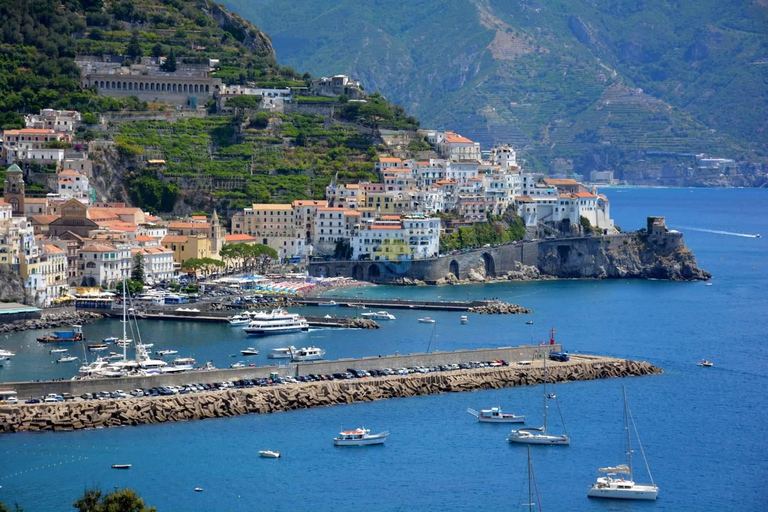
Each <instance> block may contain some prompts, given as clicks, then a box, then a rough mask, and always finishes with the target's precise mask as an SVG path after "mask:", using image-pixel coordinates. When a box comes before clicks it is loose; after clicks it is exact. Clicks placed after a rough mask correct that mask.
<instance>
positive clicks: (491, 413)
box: [467, 407, 525, 423]
mask: <svg viewBox="0 0 768 512" xmlns="http://www.w3.org/2000/svg"><path fill="white" fill-rule="evenodd" d="M467 412H468V413H469V414H471V415H472V416H474V417H476V418H477V421H479V422H482V423H525V416H519V415H517V414H512V413H508V412H501V407H491V408H490V409H483V410H481V411H480V412H477V411H476V410H474V409H467Z"/></svg>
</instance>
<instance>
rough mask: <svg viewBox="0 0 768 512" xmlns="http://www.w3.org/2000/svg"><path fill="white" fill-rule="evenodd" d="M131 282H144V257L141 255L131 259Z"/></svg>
mask: <svg viewBox="0 0 768 512" xmlns="http://www.w3.org/2000/svg"><path fill="white" fill-rule="evenodd" d="M131 280H132V281H136V282H139V283H141V284H142V285H143V284H144V283H145V281H144V256H143V255H142V254H141V253H138V254H136V256H134V257H133V269H131Z"/></svg>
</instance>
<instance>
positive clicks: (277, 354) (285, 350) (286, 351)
mask: <svg viewBox="0 0 768 512" xmlns="http://www.w3.org/2000/svg"><path fill="white" fill-rule="evenodd" d="M294 352H296V347H294V346H290V347H280V348H273V349H272V350H270V351H269V352H268V353H267V359H290V358H291V354H293V353H294Z"/></svg>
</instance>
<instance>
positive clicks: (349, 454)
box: [0, 189, 768, 511]
mask: <svg viewBox="0 0 768 512" xmlns="http://www.w3.org/2000/svg"><path fill="white" fill-rule="evenodd" d="M609 194H610V198H611V202H612V206H613V215H614V217H615V218H616V219H617V223H618V224H619V225H621V226H622V227H623V228H625V229H634V228H637V227H641V226H642V225H643V224H644V221H645V216H646V215H648V214H651V215H666V216H667V223H668V224H669V225H670V227H673V228H674V227H679V228H681V229H682V228H683V227H685V228H688V229H686V230H685V231H686V242H687V244H688V246H689V247H690V248H691V249H692V250H693V251H694V252H695V253H696V255H697V258H698V261H699V264H700V265H701V266H702V267H703V268H706V269H707V270H709V271H711V272H712V273H713V274H714V275H715V278H714V279H713V283H714V284H713V286H709V287H707V286H705V285H704V284H703V283H666V282H646V281H606V282H596V281H561V282H541V283H504V284H494V285H484V286H462V287H452V288H451V287H444V288H409V289H405V288H387V287H376V288H367V289H365V293H366V295H367V296H390V297H396V296H400V297H403V298H415V297H426V296H435V295H440V296H441V297H442V298H445V299H449V298H467V296H468V295H469V297H470V298H482V297H499V298H501V299H503V300H508V301H513V302H518V303H520V304H523V305H525V306H526V307H530V308H531V309H533V310H534V314H533V316H532V317H531V318H532V319H533V320H534V322H535V323H534V325H533V326H528V325H525V323H524V322H525V320H526V318H523V317H502V316H479V315H470V322H469V325H465V326H462V325H459V316H460V315H458V314H450V313H432V312H429V313H425V312H421V313H419V312H412V311H393V312H394V313H395V315H396V316H397V320H396V321H394V322H391V323H385V324H384V328H382V329H380V330H378V331H330V330H316V331H312V332H310V333H309V334H303V335H293V336H285V337H279V338H268V339H261V340H249V339H247V338H246V337H245V336H243V335H242V334H241V333H240V332H239V330H238V329H231V328H229V327H224V326H221V325H207V324H186V325H185V324H178V323H159V322H157V323H151V324H146V323H145V324H142V328H143V331H142V332H143V335H144V338H145V340H147V341H151V342H154V343H155V347H156V348H158V347H160V346H168V347H173V348H176V349H178V350H179V352H180V353H179V355H180V356H187V355H191V356H193V357H195V358H197V360H198V361H205V360H213V362H214V364H216V365H217V366H220V367H223V366H227V365H229V364H231V363H232V362H235V361H238V360H246V358H244V357H240V356H238V357H230V356H229V354H232V353H237V354H239V350H241V349H242V348H246V347H248V346H255V347H258V348H259V349H260V350H263V351H264V352H263V353H265V352H266V350H267V349H269V348H271V347H273V346H282V345H286V344H294V345H297V346H299V345H309V344H315V345H318V346H321V347H323V348H325V349H327V351H328V356H329V357H331V358H336V357H352V356H361V355H376V354H384V353H394V352H395V351H399V352H401V353H405V352H415V351H423V350H425V349H426V347H427V343H428V339H429V336H430V332H431V326H429V325H426V324H419V323H417V322H416V319H417V318H418V317H420V316H424V315H426V314H429V315H430V316H432V317H433V318H436V319H437V320H438V324H437V326H438V327H437V331H438V349H440V350H452V349H456V348H471V347H486V346H503V345H509V344H518V343H526V342H530V341H531V339H534V341H538V340H543V339H545V338H546V337H547V331H548V329H549V327H550V326H555V328H556V329H557V331H558V334H557V339H558V341H560V342H562V343H563V344H564V345H565V347H566V348H567V349H569V350H571V351H582V352H594V353H599V354H606V355H615V356H622V357H628V358H636V359H643V360H647V361H650V362H652V363H653V364H656V365H658V366H661V367H662V368H664V370H665V372H666V373H665V374H664V375H661V376H653V377H643V378H631V379H621V380H619V379H616V380H606V381H594V382H583V383H568V384H561V385H557V386H553V388H554V392H555V393H557V395H558V397H559V399H560V403H561V406H562V408H563V414H564V417H565V421H566V427H567V431H568V433H569V434H570V435H571V436H572V445H571V446H570V447H532V449H531V452H532V458H533V463H534V467H535V471H536V479H537V483H538V489H539V496H540V501H541V505H542V508H543V510H622V511H623V510H670V511H671V510H730V509H737V508H738V509H739V510H765V508H766V503H768V491H766V488H765V481H766V480H768V464H767V463H766V462H765V453H766V450H765V448H764V443H763V439H765V438H766V437H767V436H768V427H767V426H766V421H765V420H766V406H768V398H766V395H765V389H766V384H768V378H767V377H768V371H766V364H768V349H766V346H765V343H764V338H765V335H766V332H768V300H767V299H768V291H767V290H768V258H767V257H766V256H765V250H766V239H765V238H761V239H755V238H746V237H739V236H735V235H727V234H715V233H709V232H703V231H694V230H692V229H690V228H697V229H710V230H715V231H724V232H732V233H762V234H763V235H764V236H767V237H768V220H767V219H768V191H765V190H748V189H745V190H703V189H693V190H691V189H613V190H611V191H610V192H609ZM745 205H748V206H747V207H745ZM746 212H749V216H747V213H746ZM357 291H358V290H354V291H350V292H349V293H350V294H352V295H355V294H356V293H357ZM317 311H322V314H325V313H329V312H330V313H331V314H333V313H338V314H345V313H348V311H346V310H344V309H341V310H335V311H334V310H328V309H325V308H323V309H316V310H315V312H317ZM118 329H119V323H116V322H108V321H104V322H99V323H97V324H94V325H91V326H87V327H86V335H87V336H89V337H90V338H91V339H94V338H99V337H103V336H106V335H108V334H112V333H115V334H116V333H117V330H118ZM37 335H39V333H22V334H19V335H14V336H11V337H9V338H5V339H0V345H1V346H3V348H9V349H11V350H16V351H18V355H17V356H16V358H14V360H13V361H12V362H10V363H6V364H5V366H4V367H3V368H0V380H2V381H9V380H16V379H20V378H27V379H28V378H55V377H68V376H70V375H72V374H73V372H74V371H75V367H74V366H72V367H66V368H65V367H62V365H57V364H56V363H53V362H51V361H52V360H53V356H50V355H49V354H48V352H47V350H48V348H49V347H45V346H42V345H41V344H38V343H37V342H36V341H34V338H35V337H36V336H37ZM73 351H75V352H76V350H73ZM703 357H706V358H708V359H710V360H712V361H714V362H715V367H714V368H709V369H707V368H700V367H698V366H696V362H697V361H698V360H699V359H701V358H703ZM249 361H252V362H256V363H264V362H266V359H263V356H261V355H260V356H257V357H255V358H251V359H249ZM622 384H625V385H626V386H627V392H628V395H629V399H630V406H631V408H632V410H633V413H634V416H635V420H636V422H637V426H638V429H639V430H640V434H641V436H642V441H643V444H644V447H645V450H646V454H647V455H648V459H649V463H650V466H651V470H652V472H653V476H654V479H655V480H656V482H657V484H658V485H659V486H660V488H661V493H660V498H659V500H658V501H657V502H654V503H631V502H630V503H619V502H610V501H590V500H588V499H587V498H586V491H587V487H588V485H589V484H590V483H591V482H592V481H593V479H594V476H595V473H594V471H595V469H596V468H597V467H598V466H601V465H607V464H616V463H619V462H621V461H622V458H621V457H622V448H621V447H622V410H621V407H622V403H621V386H622ZM541 391H542V390H541V387H530V388H517V389H504V390H494V391H481V392H474V393H461V394H451V395H436V396H428V397H419V398H410V399H399V400H389V401H382V402H377V403H370V404H354V405H349V406H337V407H331V408H324V409H314V410H305V411H292V412H285V413H278V414H274V415H264V416H258V415H251V416H243V417H238V418H227V419H216V420H206V421H199V422H191V423H179V424H165V425H153V426H142V427H133V428H121V429H104V430H93V431H85V432H73V433H61V434H54V433H44V434H32V433H30V434H19V435H13V436H2V437H0V485H2V488H1V489H0V501H4V502H6V503H13V502H14V501H18V503H19V504H20V505H21V506H23V507H24V508H25V509H27V510H43V511H46V510H66V509H68V508H69V505H68V504H69V503H70V502H71V501H73V500H74V499H76V497H77V496H79V495H80V494H81V493H82V491H83V489H84V488H86V487H88V486H100V487H101V488H104V489H111V488H113V487H114V486H129V487H133V488H135V489H136V490H137V491H138V492H139V493H140V494H141V495H142V496H143V497H144V498H145V499H146V501H147V502H148V503H150V504H152V505H155V506H158V507H159V509H160V510H307V509H313V510H360V509H361V508H363V509H368V510H465V509H470V508H473V509H478V508H503V509H507V510H517V509H518V508H520V507H519V506H518V504H519V503H521V502H524V501H525V499H524V495H525V493H526V487H525V485H526V484H525V482H526V477H525V448H524V447H521V446H513V445H510V444H509V443H507V442H506V441H505V437H506V433H507V432H508V428H506V427H504V426H501V425H481V424H478V423H476V422H475V421H474V420H473V418H472V417H471V416H469V415H468V414H466V413H465V410H466V408H467V407H473V408H475V409H477V408H481V407H483V408H485V407H489V406H493V405H501V406H502V407H504V408H507V409H509V410H513V411H514V412H517V413H524V414H528V415H529V417H530V421H529V423H530V424H531V425H534V424H537V423H538V422H539V421H538V416H539V415H540V414H541ZM550 412H551V413H553V414H552V416H554V417H555V418H554V421H553V422H552V423H551V424H550V426H551V430H552V431H553V432H557V431H560V429H562V425H561V423H560V421H559V419H558V418H557V417H556V416H557V415H556V413H555V411H554V410H550ZM342 425H343V426H345V427H354V426H359V425H365V426H366V427H370V428H371V429H373V430H378V429H382V430H383V429H388V430H390V431H391V432H392V436H391V437H390V440H389V441H388V444H387V446H385V447H372V448H368V449H343V448H334V447H333V445H332V442H331V440H332V438H333V437H334V435H335V434H336V433H337V432H338V430H339V427H340V426H342ZM263 449H273V450H280V451H282V452H283V457H284V458H282V459H280V460H269V459H259V458H258V450H263ZM635 461H636V464H635V469H636V475H637V480H638V481H646V480H647V477H646V476H645V471H644V468H643V466H642V459H641V457H639V453H638V456H637V458H636V459H635ZM114 463H131V464H133V468H132V469H131V470H130V471H115V470H112V469H110V468H109V466H110V464H114ZM198 486H199V487H203V488H204V489H205V491H204V492H203V493H195V492H193V488H194V487H198Z"/></svg>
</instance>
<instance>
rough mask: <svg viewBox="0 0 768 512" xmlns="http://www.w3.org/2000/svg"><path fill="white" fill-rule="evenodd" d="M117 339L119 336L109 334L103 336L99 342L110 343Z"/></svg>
mask: <svg viewBox="0 0 768 512" xmlns="http://www.w3.org/2000/svg"><path fill="white" fill-rule="evenodd" d="M119 339H120V338H118V337H117V336H109V337H107V338H104V339H103V340H101V342H102V343H106V344H107V345H111V344H112V343H114V342H116V341H117V340H119Z"/></svg>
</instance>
